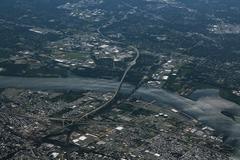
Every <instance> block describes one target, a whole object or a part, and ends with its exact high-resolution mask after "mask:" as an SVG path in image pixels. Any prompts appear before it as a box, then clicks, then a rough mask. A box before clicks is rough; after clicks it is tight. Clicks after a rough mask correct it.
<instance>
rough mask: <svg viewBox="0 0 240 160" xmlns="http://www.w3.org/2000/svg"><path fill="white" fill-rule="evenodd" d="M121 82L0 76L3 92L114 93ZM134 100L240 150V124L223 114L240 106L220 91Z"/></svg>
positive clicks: (152, 93) (147, 93)
mask: <svg viewBox="0 0 240 160" xmlns="http://www.w3.org/2000/svg"><path fill="white" fill-rule="evenodd" d="M118 85H119V82H117V81H114V80H106V79H93V78H23V77H4V76H0V88H24V89H36V90H75V91H77V90H88V91H103V92H107V91H112V92H114V91H115V90H116V88H117V87H118ZM133 88H134V86H132V85H130V84H126V83H124V84H123V86H122V89H121V92H122V93H129V92H130V91H131V90H132V89H133ZM132 96H133V97H136V98H140V99H142V100H144V101H147V102H152V101H154V104H156V105H158V106H165V107H170V108H176V109H178V110H179V111H182V112H184V113H186V114H188V115H190V116H192V117H194V118H196V119H197V120H199V121H200V122H202V123H203V124H206V125H208V126H210V127H212V128H214V129H215V130H216V131H217V132H218V133H219V134H220V135H222V136H224V137H226V143H233V142H234V143H237V144H239V146H240V124H239V123H237V122H235V121H234V120H233V119H231V118H230V117H227V116H225V115H224V114H222V113H221V111H222V110H224V109H235V110H240V106H239V105H237V104H235V103H232V102H230V101H228V100H225V99H222V98H220V97H219V96H218V90H209V89H206V90H198V91H196V92H195V93H194V94H193V95H192V99H188V98H184V97H182V96H179V95H177V94H175V93H171V92H168V91H166V90H163V89H153V88H143V87H141V88H139V89H138V90H137V91H136V92H135V93H134V95H132Z"/></svg>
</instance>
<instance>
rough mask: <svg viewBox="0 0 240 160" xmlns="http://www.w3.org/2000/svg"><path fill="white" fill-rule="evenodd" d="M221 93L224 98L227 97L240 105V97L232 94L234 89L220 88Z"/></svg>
mask: <svg viewBox="0 0 240 160" xmlns="http://www.w3.org/2000/svg"><path fill="white" fill-rule="evenodd" d="M219 95H220V96H221V97H222V98H225V99H227V100H229V101H232V102H235V103H237V104H239V105H240V97H239V96H236V95H234V94H232V91H231V90H230V89H220V92H219Z"/></svg>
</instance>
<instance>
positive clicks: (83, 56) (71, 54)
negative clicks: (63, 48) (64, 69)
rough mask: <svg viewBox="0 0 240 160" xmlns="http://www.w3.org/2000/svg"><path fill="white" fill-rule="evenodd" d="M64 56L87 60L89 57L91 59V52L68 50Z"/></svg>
mask: <svg viewBox="0 0 240 160" xmlns="http://www.w3.org/2000/svg"><path fill="white" fill-rule="evenodd" d="M64 57H65V58H66V59H79V60H87V59H89V54H88V53H80V52H68V53H65V55H64Z"/></svg>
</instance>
